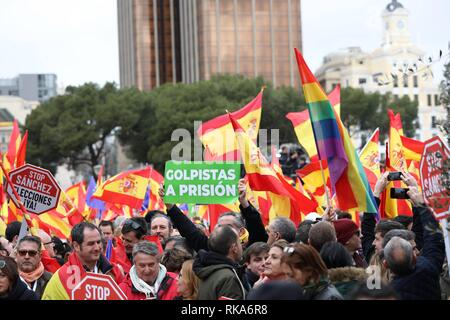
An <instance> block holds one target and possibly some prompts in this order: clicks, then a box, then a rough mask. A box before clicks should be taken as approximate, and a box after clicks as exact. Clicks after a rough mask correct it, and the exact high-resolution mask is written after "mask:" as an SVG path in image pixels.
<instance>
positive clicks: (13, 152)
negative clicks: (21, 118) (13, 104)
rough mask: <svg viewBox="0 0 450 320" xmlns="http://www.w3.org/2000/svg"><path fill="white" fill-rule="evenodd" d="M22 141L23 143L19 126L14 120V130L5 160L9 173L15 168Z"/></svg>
mask: <svg viewBox="0 0 450 320" xmlns="http://www.w3.org/2000/svg"><path fill="white" fill-rule="evenodd" d="M20 141H21V137H20V130H19V124H18V123H17V120H15V119H14V123H13V130H12V133H11V136H10V138H9V145H8V151H7V153H6V156H5V159H4V163H5V169H6V170H7V171H11V170H13V169H14V168H15V165H16V158H17V154H18V152H19V147H20ZM5 160H6V161H5Z"/></svg>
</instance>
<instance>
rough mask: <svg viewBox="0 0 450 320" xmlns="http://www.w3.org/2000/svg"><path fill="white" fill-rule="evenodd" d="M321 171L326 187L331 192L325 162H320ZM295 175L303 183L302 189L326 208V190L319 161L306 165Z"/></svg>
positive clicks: (328, 173)
mask: <svg viewBox="0 0 450 320" xmlns="http://www.w3.org/2000/svg"><path fill="white" fill-rule="evenodd" d="M322 169H323V173H324V174H323V175H324V177H325V180H326V186H327V188H328V189H329V190H331V184H330V172H329V171H328V166H327V162H326V161H325V160H322ZM296 173H297V175H298V176H299V177H300V178H301V179H302V181H303V183H304V185H303V189H305V190H306V191H307V192H308V193H309V194H311V195H312V196H313V197H314V198H315V199H316V201H317V202H318V203H319V204H320V205H322V206H326V205H327V199H326V190H325V185H324V183H323V177H322V171H321V169H320V163H319V161H314V162H311V163H309V164H307V165H306V166H304V167H303V168H301V169H299V170H297V171H296Z"/></svg>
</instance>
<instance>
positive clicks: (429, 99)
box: [427, 94, 431, 107]
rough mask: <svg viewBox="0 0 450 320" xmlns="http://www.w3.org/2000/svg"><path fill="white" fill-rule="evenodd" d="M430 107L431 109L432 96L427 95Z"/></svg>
mask: <svg viewBox="0 0 450 320" xmlns="http://www.w3.org/2000/svg"><path fill="white" fill-rule="evenodd" d="M427 100H428V105H429V106H430V107H431V94H429V95H427Z"/></svg>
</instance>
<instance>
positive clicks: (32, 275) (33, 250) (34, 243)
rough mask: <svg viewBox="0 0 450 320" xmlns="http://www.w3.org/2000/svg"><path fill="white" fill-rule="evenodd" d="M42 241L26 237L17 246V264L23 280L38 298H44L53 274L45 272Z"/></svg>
mask: <svg viewBox="0 0 450 320" xmlns="http://www.w3.org/2000/svg"><path fill="white" fill-rule="evenodd" d="M41 246H42V244H41V239H39V238H38V237H34V236H25V237H23V238H22V239H20V240H19V243H18V244H17V254H16V262H17V266H18V268H19V274H20V277H21V278H22V280H23V281H24V282H25V283H26V284H27V285H28V287H29V288H30V289H31V290H33V291H34V292H35V293H36V295H37V296H38V298H39V299H40V298H41V297H42V294H43V293H44V290H45V287H46V286H47V283H48V281H49V280H50V278H51V277H52V274H51V273H50V272H48V271H45V269H44V265H43V264H42V261H41Z"/></svg>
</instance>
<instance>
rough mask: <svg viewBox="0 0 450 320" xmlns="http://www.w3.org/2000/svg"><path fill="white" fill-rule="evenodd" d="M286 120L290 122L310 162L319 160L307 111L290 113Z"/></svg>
mask: <svg viewBox="0 0 450 320" xmlns="http://www.w3.org/2000/svg"><path fill="white" fill-rule="evenodd" d="M286 118H288V119H289V120H291V122H292V125H293V126H294V131H295V135H296V136H297V139H298V142H300V144H301V145H302V146H303V148H305V150H306V152H307V153H308V156H309V158H310V159H311V162H313V161H317V160H319V158H318V155H317V148H316V142H315V140H314V133H313V131H312V126H311V121H310V120H309V111H308V110H304V111H302V112H290V113H288V114H287V115H286Z"/></svg>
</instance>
